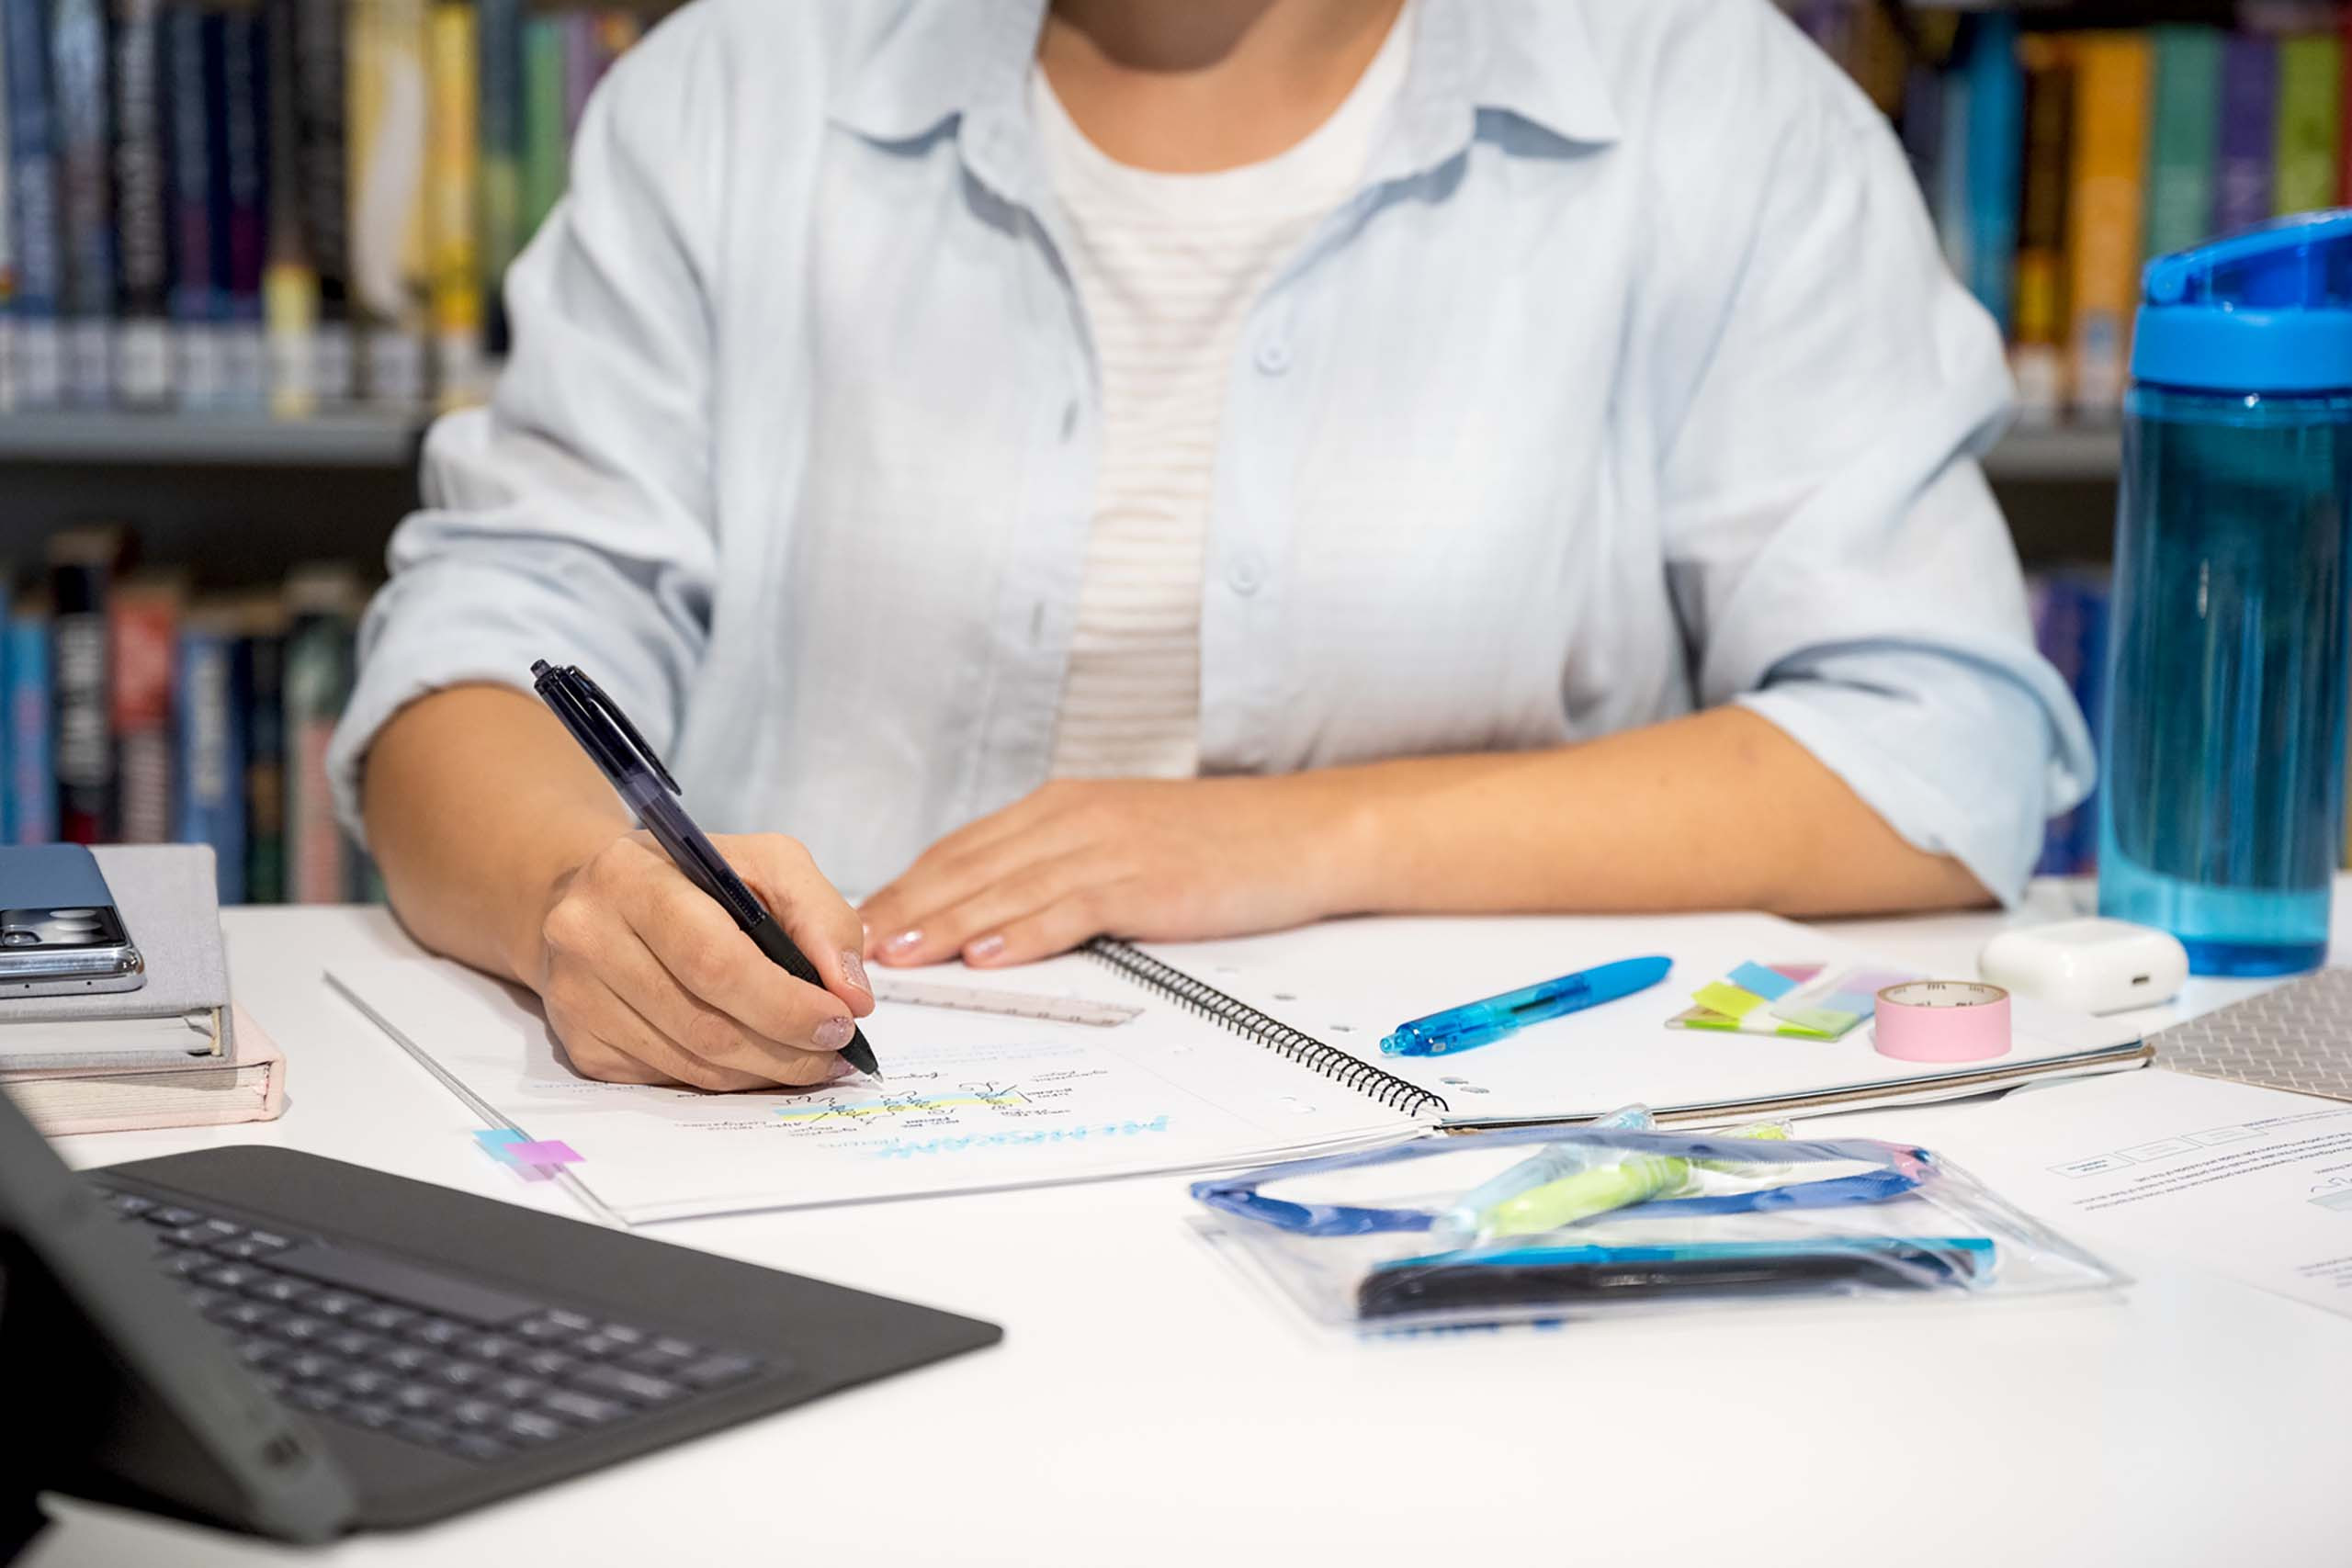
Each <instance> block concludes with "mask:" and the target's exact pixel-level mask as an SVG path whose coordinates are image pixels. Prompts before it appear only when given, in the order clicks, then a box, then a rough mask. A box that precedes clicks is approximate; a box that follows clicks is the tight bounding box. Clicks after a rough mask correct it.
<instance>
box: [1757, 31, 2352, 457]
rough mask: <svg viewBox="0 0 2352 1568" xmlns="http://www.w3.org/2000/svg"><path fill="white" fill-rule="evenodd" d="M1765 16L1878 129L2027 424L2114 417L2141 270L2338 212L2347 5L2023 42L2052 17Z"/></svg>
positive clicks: (2349, 186) (2043, 34)
mask: <svg viewBox="0 0 2352 1568" xmlns="http://www.w3.org/2000/svg"><path fill="white" fill-rule="evenodd" d="M1784 3H1785V6H1786V8H1787V9H1788V10H1789V11H1790V13H1791V14H1792V17H1794V18H1795V19H1796V20H1797V21H1798V23H1799V24H1800V25H1801V26H1803V27H1804V28H1805V29H1806V30H1807V31H1808V32H1809V33H1811V34H1812V36H1813V37H1814V38H1815V39H1816V40H1818V41H1819V42H1820V43H1821V45H1822V46H1823V47H1824V48H1825V49H1826V50H1827V51H1829V53H1830V54H1831V55H1832V56H1833V57H1834V58H1836V59H1837V60H1838V61H1839V62H1840V63H1842V64H1844V65H1845V66H1846V67H1847V69H1848V70H1849V72H1850V73H1852V74H1853V76H1854V77H1855V79H1856V80H1857V81H1858V82H1859V83H1860V85H1862V87H1863V88H1864V90H1865V91H1867V92H1868V93H1869V94H1870V96H1871V97H1872V98H1873V99H1874V100H1875V101H1876V102H1877V103H1878V104H1879V106H1880V107H1882V108H1883V109H1884V110H1885V111H1886V112H1887V113H1888V114H1889V115H1890V116H1891V117H1892V118H1894V121H1895V123H1896V125H1897V126H1898V128H1899V129H1900V130H1901V133H1902V136H1903V140H1904V144H1905V148H1906V149H1907V150H1908V152H1909V153H1910V156H1911V161H1912V164H1913V166H1914V168H1915V169H1916V170H1917V174H1918V177H1919V182H1920V185H1921V186H1923V187H1924V189H1925V190H1926V192H1927V196H1928V206H1929V208H1930V209H1931V210H1932V211H1933V212H1934V214H1935V219H1936V226H1937V228H1938V230H1939V231H1940V233H1941V234H1942V236H1943V240H1944V247H1945V252H1946V254H1947V255H1948V256H1949V258H1950V260H1951V265H1952V267H1953V270H1954V271H1956V272H1957V273H1958V274H1959V275H1960V276H1961V278H1962V281H1964V282H1965V283H1967V285H1968V286H1969V287H1970V288H1971V289H1973V291H1974V292H1975V294H1976V296H1977V298H1978V299H1981V300H1983V301H1984V303H1985V307H1986V309H1988V310H1991V311H1992V313H1993V315H1994V316H1995V318H1996V320H1998V321H1999V322H2000V323H2001V326H2002V328H2003V330H2004V331H2005V332H2006V333H2007V334H2008V338H2009V342H2010V344H2011V354H2012V359H2013V364H2014V368H2015V369H2016V372H2017V378H2018V390H2019V394H2020V400H2021V406H2022V413H2023V415H2024V417H2025V418H2026V419H2028V420H2029V421H2039V422H2051V421H2055V420H2058V419H2061V418H2066V417H2072V418H2076V419H2082V420H2086V421H2091V422H2101V421H2111V420H2112V419H2114V418H2115V417H2116V415H2117V411H2118V409H2119V406H2120V403H2121V401H2122V397H2123V390H2124V386H2125V383H2126V380H2127V368H2128V366H2129V363H2130V348H2131V316H2132V310H2133V308H2134V306H2135V305H2136V304H2137V302H2138V299H2139V277H2140V268H2141V265H2142V264H2143V262H2144V261H2145V260H2146V259H2147V258H2148V257H2150V256H2153V255H2161V254H2165V253H2167V252H2170V251H2176V250H2179V249H2182V248H2184V247H2186V246H2188V245H2193V244H2196V243H2199V241H2201V240H2205V239H2208V238H2211V237H2212V236H2214V235H2216V234H2222V233H2227V232H2230V231H2234V230H2238V229H2244V228H2246V227H2248V226H2250V225H2252V224H2256V223H2260V222H2264V221H2267V220H2269V219H2272V218H2276V217H2283V216H2287V215H2290V214H2292V213H2297V212H2307V211H2312V210H2314V209H2321V208H2328V207H2335V206H2338V205H2343V204H2346V203H2347V202H2352V158H2347V157H2346V134H2347V132H2352V116H2347V115H2346V109H2345V98H2346V90H2347V85H2352V83H2347V79H2346V72H2345V69H2344V59H2345V49H2346V36H2347V32H2346V29H2347V27H2352V9H2346V8H2344V7H2339V6H2334V5H2318V6H2312V5H2298V6H2246V7H2245V8H2244V11H2243V13H2242V17H2241V26H2240V28H2238V29H2237V30H2233V31H2225V30H2222V29H2221V28H2211V27H2194V26H2176V25H2165V26H2156V27H2148V28H2132V29H2099V30H2071V31H2042V30H2037V29H2038V28H2040V26H2041V23H2042V21H2043V19H2044V18H2053V19H2056V20H2061V21H2063V20H2064V17H2065V15H2066V13H2065V11H2064V8H2055V9H2052V10H2050V11H2043V12H2037V11H2032V10H2026V11H2024V12H2023V13H2022V16H2021V15H2020V13H2019V12H2018V11H2013V10H2004V9H1991V10H1980V11H1975V12H1973V13H1966V14H1963V13H1961V12H1958V11H1953V10H1930V9H1928V8H1925V7H1917V6H1885V5H1881V4H1879V3H1878V0H1784Z"/></svg>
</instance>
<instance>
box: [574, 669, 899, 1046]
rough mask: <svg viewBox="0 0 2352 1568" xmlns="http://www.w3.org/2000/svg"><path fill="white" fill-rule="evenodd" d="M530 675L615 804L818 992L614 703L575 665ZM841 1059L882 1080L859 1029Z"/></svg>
mask: <svg viewBox="0 0 2352 1568" xmlns="http://www.w3.org/2000/svg"><path fill="white" fill-rule="evenodd" d="M531 678H532V684H533V685H534V686H535V687H536V688H537V691H538V694H539V700H540V701H542V702H544V703H546V704H547V705H548V707H550V708H553V709H554V710H555V716H556V717H558V718H560V719H561V720H562V721H563V727H564V728H566V729H568V730H570V731H571V738H572V739H574V740H577V741H579V742H580V749H581V750H583V751H585V752H587V753H588V756H589V759H590V761H594V763H595V764H596V766H597V767H598V768H600V769H602V770H603V771H604V774H605V777H606V778H607V779H610V780H611V781H612V784H613V787H614V788H615V789H616V790H618V791H619V792H620V796H621V800H622V803H623V804H625V805H626V806H628V808H629V810H631V811H632V812H635V813H636V814H637V819H638V820H639V822H641V823H643V824H644V825H645V830H646V831H647V832H649V833H650V834H652V835H653V840H654V842H656V843H658V844H660V845H661V846H662V849H663V850H664V851H666V852H668V853H669V856H670V858H671V859H672V860H673V861H675V862H677V863H678V869H679V870H680V871H683V872H684V873H685V874H686V879H687V880H688V881H690V882H692V883H693V884H694V885H695V886H697V887H699V888H701V889H702V890H703V891H704V892H705V893H707V894H709V895H710V896H711V897H713V898H716V899H717V900H718V906H719V908H722V909H725V910H726V911H727V912H728V914H729V915H730V916H732V917H734V920H735V923H736V924H737V925H739V926H741V927H742V928H743V934H744V935H745V936H748V937H750V938H751V939H752V941H753V942H756V943H758V944H759V949H760V951H761V952H762V953H766V954H767V955H768V956H769V957H770V958H771V959H774V960H775V963H776V964H777V965H778V966H780V967H781V968H782V969H783V970H784V971H785V973H786V974H787V975H790V976H792V977H793V978H794V979H796V980H804V981H806V982H808V983H809V985H811V986H814V987H817V988H818V989H819V990H823V989H824V988H825V982H824V981H822V980H820V979H819V978H818V977H817V970H816V966H815V965H814V964H810V963H809V960H808V959H807V958H806V957H804V956H803V955H802V954H801V952H800V950H799V949H798V948H797V947H795V946H793V945H792V939H791V938H790V937H788V936H786V935H785V934H784V925H783V923H782V922H781V921H779V920H778V919H776V918H775V916H774V915H772V914H770V913H768V908H767V906H766V905H764V904H763V903H761V902H760V900H759V896H758V895H757V894H755V893H753V892H752V890H751V889H750V888H749V887H746V886H743V879H742V878H741V877H740V876H738V875H736V874H735V872H734V869H733V868H732V867H731V866H729V864H728V863H727V858H726V857H725V856H724V855H722V854H720V853H719V852H718V846H717V845H715V844H713V843H712V842H711V841H710V840H709V839H707V838H706V837H705V836H704V834H703V830H702V829H699V828H697V827H695V820H694V818H691V817H689V816H687V815H686V808H685V807H683V806H681V805H679V804H678V799H677V797H678V795H679V794H680V793H681V792H680V790H679V788H678V781H677V780H675V779H673V778H672V777H671V776H670V770H669V769H668V768H665V767H663V766H662V759H661V758H659V757H657V756H655V755H654V754H653V748H652V747H650V746H649V745H647V744H646V743H645V737H644V736H642V735H639V733H638V732H637V726H635V725H633V724H631V723H630V722H629V721H628V715H627V714H625V713H623V712H621V710H620V706H619V705H618V704H616V703H615V702H614V701H613V699H612V698H610V697H608V696H606V695H605V689H604V688H603V687H602V686H599V685H598V684H596V682H594V681H593V680H591V679H589V677H588V676H587V674H586V673H585V672H583V671H582V670H581V669H580V668H579V667H578V666H577V665H565V666H563V667H562V668H560V669H559V668H558V667H556V666H555V665H552V664H549V663H548V661H547V660H544V659H542V660H537V661H536V662H535V663H533V664H532V666H531ZM841 1054H842V1060H843V1061H845V1062H847V1063H849V1065H850V1066H854V1067H855V1068H856V1069H857V1070H858V1071H860V1072H862V1073H865V1074H866V1075H867V1076H868V1077H881V1076H882V1069H881V1066H879V1064H877V1063H876V1061H875V1060H874V1047H873V1046H871V1045H868V1044H867V1043H865V1031H863V1030H860V1029H857V1028H855V1027H853V1028H852V1029H851V1030H850V1036H849V1043H848V1044H846V1045H844V1046H842V1051H841Z"/></svg>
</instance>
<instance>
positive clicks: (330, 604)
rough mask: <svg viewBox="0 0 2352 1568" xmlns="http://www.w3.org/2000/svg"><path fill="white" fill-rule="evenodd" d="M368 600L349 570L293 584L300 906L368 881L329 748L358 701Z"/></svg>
mask: <svg viewBox="0 0 2352 1568" xmlns="http://www.w3.org/2000/svg"><path fill="white" fill-rule="evenodd" d="M366 597H367V596H366V593H365V591H364V590H363V589H362V588H361V586H360V583H359V580H358V578H357V576H356V573H354V572H352V571H351V570H349V569H347V568H344V567H336V566H320V567H311V568H305V569H303V570H298V571H296V572H295V573H294V574H292V575H291V576H290V577H288V580H287V584H286V605H287V614H288V624H287V631H286V641H285V663H284V672H283V680H284V684H285V711H286V727H285V749H286V750H285V756H286V761H285V779H286V829H285V834H286V845H287V855H286V859H287V878H288V897H290V898H291V899H292V900H293V901H294V902H295V903H298V904H335V903H342V902H344V901H345V900H347V899H355V898H356V897H359V896H360V895H361V893H362V892H363V890H364V887H365V884H366V881H367V873H366V871H365V869H364V868H363V867H362V866H361V865H360V863H359V858H358V855H357V853H356V849H355V847H354V846H353V845H352V843H351V841H350V840H349V838H348V837H347V836H346V835H345V832H344V830H343V825H342V824H341V823H340V822H338V821H337V820H336V819H335V815H334V794H333V791H332V789H331V788H330V786H329V784H328V782H327V744H328V742H329V740H330V739H332V738H333V737H334V726H335V721H336V720H337V719H338V718H339V717H341V716H342V714H343V706H344V704H345V703H346V702H348V701H349V700H350V698H351V680H352V665H353V649H352V640H353V636H354V632H355V628H356V626H357V625H358V618H359V612H360V609H361V607H362V605H363V604H365V603H366Z"/></svg>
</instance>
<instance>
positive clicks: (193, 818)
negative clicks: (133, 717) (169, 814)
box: [172, 604, 245, 904]
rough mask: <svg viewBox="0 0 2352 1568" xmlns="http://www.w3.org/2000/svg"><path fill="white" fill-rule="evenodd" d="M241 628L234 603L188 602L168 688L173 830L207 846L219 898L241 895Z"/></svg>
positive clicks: (233, 900)
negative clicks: (175, 787)
mask: <svg viewBox="0 0 2352 1568" xmlns="http://www.w3.org/2000/svg"><path fill="white" fill-rule="evenodd" d="M240 629H241V627H240V623H239V619H238V616H237V615H236V613H235V611H234V610H233V609H231V608H228V607H224V606H222V605H220V604H198V605H196V606H194V607H192V608H191V609H190V610H189V612H188V614H187V618H186V620H185V621H183V622H182V624H181V627H180V640H179V660H178V665H177V671H176V673H177V683H176V687H175V691H174V692H173V694H172V716H173V729H174V733H175V739H176V741H177V751H176V754H175V768H174V772H175V775H176V777H177V780H178V784H179V796H178V802H177V815H176V817H175V820H174V823H173V829H172V837H173V838H174V839H175V840H179V841H180V842H182V843H190V844H209V845H211V846H212V853H213V857H214V860H215V862H216V863H217V865H218V867H219V874H220V902H221V903H223V904H242V903H243V902H244V901H245V776H244V774H245V767H244V755H243V747H242V746H241V745H240V743H239V735H238V727H237V709H236V653H237V637H238V634H239V631H240Z"/></svg>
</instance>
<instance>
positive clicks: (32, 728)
mask: <svg viewBox="0 0 2352 1568" xmlns="http://www.w3.org/2000/svg"><path fill="white" fill-rule="evenodd" d="M11 575H12V576H13V574H11ZM7 588H8V584H6V583H5V582H0V590H6V589H7ZM6 596H7V605H6V620H5V622H0V682H5V683H0V700H5V702H6V714H5V716H0V717H5V722H0V728H4V729H5V730H6V740H5V741H0V749H5V750H6V757H7V768H6V772H5V773H0V843H6V844H46V843H49V842H51V841H52V840H55V839H56V837H57V773H56V765H55V763H54V761H53V760H52V758H51V750H50V689H51V678H50V660H49V647H50V645H49V637H50V629H49V611H48V606H47V604H46V602H45V600H44V599H43V598H42V597H41V596H40V595H38V594H28V593H26V592H22V591H21V590H18V591H15V592H8V593H7V595H6Z"/></svg>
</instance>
